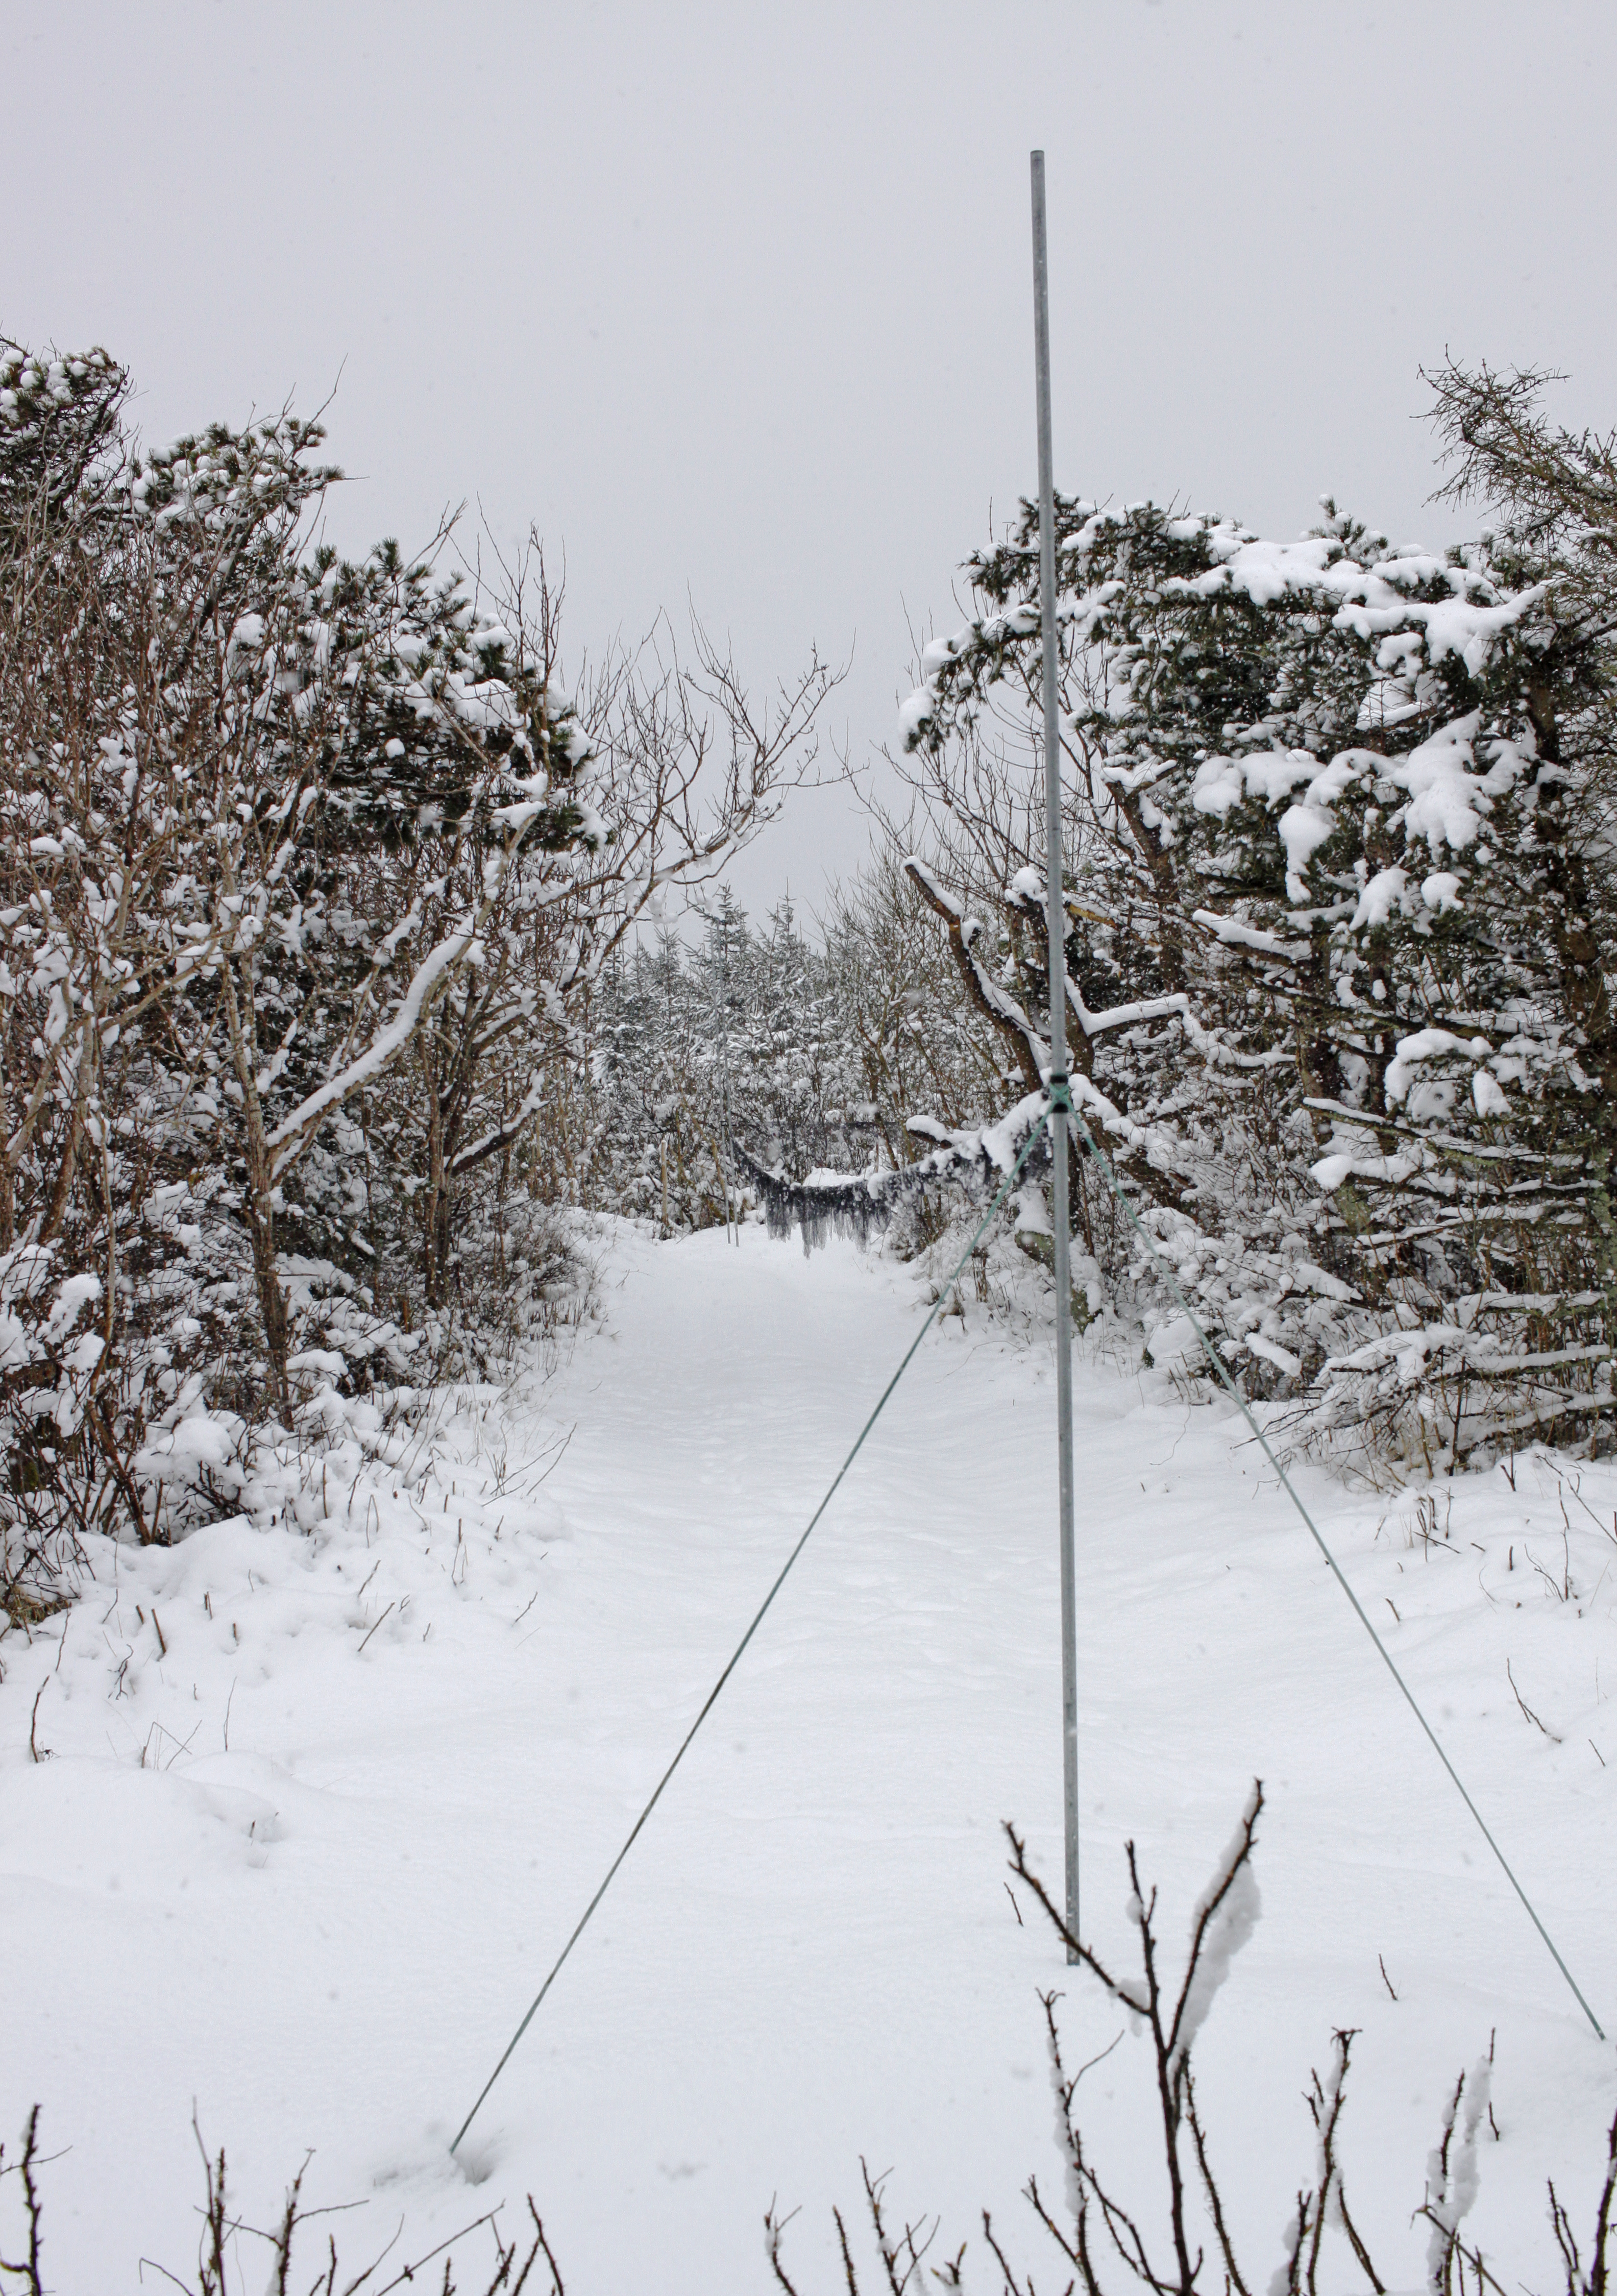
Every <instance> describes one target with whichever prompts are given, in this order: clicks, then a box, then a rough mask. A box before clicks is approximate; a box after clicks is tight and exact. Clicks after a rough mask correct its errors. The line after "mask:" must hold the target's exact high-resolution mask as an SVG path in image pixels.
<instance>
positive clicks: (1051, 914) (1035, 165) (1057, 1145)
mask: <svg viewBox="0 0 1617 2296" xmlns="http://www.w3.org/2000/svg"><path fill="white" fill-rule="evenodd" d="M1031 160H1032V172H1033V359H1034V365H1035V367H1036V369H1037V373H1038V607H1039V611H1038V627H1039V632H1040V636H1041V642H1042V644H1043V647H1044V701H1045V853H1046V858H1047V871H1048V881H1047V887H1046V896H1045V926H1046V932H1047V939H1048V943H1049V956H1050V1084H1051V1087H1052V1092H1053V1097H1054V1099H1055V1110H1054V1111H1053V1113H1052V1115H1051V1119H1050V1152H1051V1157H1052V1160H1053V1162H1054V1167H1055V1185H1054V1187H1053V1189H1052V1192H1051V1193H1052V1196H1053V1199H1054V1201H1053V1203H1052V1207H1051V1209H1052V1210H1053V1213H1054V1215H1055V1420H1056V1431H1057V1445H1058V1449H1059V1455H1060V1462H1061V1724H1062V1807H1063V1816H1064V1823H1065V1849H1066V1885H1067V1889H1066V1895H1067V1933H1068V1935H1069V1936H1070V1937H1074V1938H1076V1937H1077V1936H1078V1935H1079V1926H1078V1625H1077V1618H1076V1615H1075V1614H1076V1605H1077V1587H1076V1571H1077V1558H1076V1555H1075V1552H1074V1539H1073V1530H1072V1273H1071V1212H1070V1209H1069V1206H1068V1202H1067V1138H1068V1129H1067V1106H1066V1103H1067V1100H1068V1086H1069V1078H1068V1074H1067V969H1066V964H1065V957H1064V952H1065V949H1066V945H1067V914H1066V906H1065V903H1064V902H1063V898H1062V849H1061V842H1062V840H1061V726H1060V719H1059V715H1058V703H1057V699H1056V670H1057V659H1056V656H1057V636H1056V627H1055V473H1054V468H1053V462H1052V454H1051V447H1050V283H1049V261H1048V255H1047V247H1046V235H1045V155H1044V153H1043V152H1033V153H1032V154H1031ZM1077 1957H1078V1956H1077V1955H1076V1954H1075V1953H1074V1952H1073V1950H1072V1948H1071V1946H1069V1947H1068V1948H1067V1959H1068V1960H1069V1961H1075V1960H1076V1959H1077Z"/></svg>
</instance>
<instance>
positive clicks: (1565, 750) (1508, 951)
mask: <svg viewBox="0 0 1617 2296" xmlns="http://www.w3.org/2000/svg"><path fill="white" fill-rule="evenodd" d="M1057 549H1058V583H1059V596H1060V605H1059V612H1060V634H1059V643H1060V648H1061V663H1060V678H1061V686H1062V709H1063V744H1064V748H1065V750H1066V765H1067V778H1068V788H1069V817H1070V835H1071V844H1070V854H1071V873H1070V879H1069V885H1070V892H1069V904H1068V910H1069V917H1070V921H1071V930H1070V933H1069V938H1068V944H1067V948H1066V952H1065V959H1066V964H1067V969H1068V973H1069V977H1070V980H1071V990H1072V996H1073V1005H1074V1011H1075V1020H1076V1027H1075V1029H1074V1036H1075V1040H1076V1041H1075V1042H1074V1044H1073V1046H1072V1057H1073V1064H1074V1068H1075V1070H1076V1071H1077V1072H1078V1074H1079V1077H1080V1078H1081V1079H1082V1087H1081V1089H1082V1095H1083V1097H1084V1099H1085V1101H1086V1103H1087V1105H1088V1110H1089V1111H1090V1115H1091V1120H1092V1121H1098V1122H1099V1123H1100V1124H1101V1125H1102V1126H1103V1127H1104V1132H1105V1134H1106V1136H1107V1138H1108V1144H1109V1146H1110V1148H1111V1150H1112V1153H1113V1155H1114V1157H1115V1158H1116V1160H1117V1162H1118V1165H1119V1169H1120V1171H1121V1173H1122V1175H1123V1177H1124V1184H1125V1186H1126V1188H1127V1189H1128V1191H1129V1194H1130V1198H1131V1201H1133V1203H1134V1206H1135V1209H1136V1210H1137V1213H1138V1216H1139V1217H1140V1218H1141V1220H1142V1221H1143V1222H1144V1224H1145V1226H1147V1227H1148V1229H1149V1230H1150V1231H1151V1233H1152V1234H1153V1236H1154V1238H1155V1240H1156V1242H1157V1243H1158V1245H1159V1247H1160V1248H1161V1251H1163V1252H1164V1253H1165V1254H1166V1255H1167V1256H1168V1258H1169V1259H1170V1261H1172V1262H1173V1263H1174V1264H1175V1265H1176V1267H1177V1270H1178V1277H1179V1281H1180V1282H1181V1283H1182V1284H1183V1285H1184V1286H1185V1287H1186V1290H1187V1292H1189V1293H1190V1295H1191V1296H1192V1298H1193V1299H1194V1301H1195V1302H1196V1304H1197V1307H1198V1312H1199V1313H1201V1314H1202V1315H1203V1316H1205V1317H1206V1318H1207V1319H1208V1321H1209V1322H1210V1324H1211V1325H1212V1327H1213V1328H1214V1329H1215V1330H1216V1332H1217V1333H1218V1334H1219V1338H1220V1341H1221V1342H1222V1344H1223V1345H1224V1347H1225V1349H1226V1350H1227V1354H1228V1356H1229V1357H1230V1358H1231V1359H1232V1360H1235V1361H1241V1360H1243V1359H1244V1362H1245V1364H1246V1365H1247V1366H1248V1376H1249V1379H1250V1380H1251V1381H1252V1383H1253V1384H1254V1385H1255V1386H1257V1387H1258V1388H1259V1389H1260V1390H1268V1391H1273V1390H1276V1388H1277V1389H1279V1390H1281V1391H1285V1392H1292V1393H1294V1394H1299V1395H1301V1394H1303V1393H1304V1392H1306V1394H1307V1397H1308V1405H1309V1413H1310V1415H1311V1418H1312V1421H1313V1423H1315V1424H1318V1423H1321V1422H1322V1421H1323V1422H1330V1421H1346V1420H1351V1421H1353V1422H1355V1423H1363V1422H1364V1421H1366V1420H1367V1419H1369V1420H1371V1421H1376V1420H1379V1421H1381V1422H1382V1423H1383V1428H1384V1430H1385V1431H1386V1432H1387V1435H1388V1438H1389V1439H1391V1440H1394V1441H1401V1442H1413V1443H1415V1444H1416V1446H1418V1447H1420V1448H1421V1449H1422V1450H1423V1451H1424V1455H1425V1456H1431V1457H1433V1458H1435V1457H1436V1456H1440V1455H1441V1456H1449V1457H1453V1456H1456V1455H1457V1454H1458V1453H1461V1452H1464V1451H1465V1450H1467V1449H1469V1448H1470V1447H1473V1445H1474V1444H1475V1443H1477V1442H1478V1441H1479V1440H1484V1439H1512V1438H1513V1437H1514V1435H1516V1434H1517V1433H1519V1432H1523V1431H1530V1430H1540V1429H1552V1428H1553V1429H1554V1430H1555V1431H1556V1432H1557V1433H1559V1434H1562V1435H1567V1434H1570V1433H1572V1432H1573V1431H1578V1430H1580V1429H1581V1430H1584V1431H1592V1429H1593V1428H1594V1427H1595V1425H1596V1423H1598V1422H1599V1421H1600V1419H1601V1417H1602V1415H1604V1414H1606V1413H1607V1412H1609V1409H1610V1373H1609V1364H1610V1322H1609V1308H1610V1300H1611V1292H1610V1279H1609V1275H1608V1274H1607V1261H1608V1254H1609V1247H1608V1244H1607V1242H1606V1238H1607V1236H1608V1234H1609V1225H1608V1214H1607V1211H1606V1209H1605V1170H1606V1164H1605V1158H1606V1156H1607V1154H1608V1149H1607V1145H1606V1143H1605V1126H1606V1121H1607V1119H1606V1115H1605V1111H1606V1110H1608V1109H1609V1107H1610V1105H1611V1101H1610V1095H1609V1094H1605V1095H1603V1092H1602V1088H1601V1087H1602V1075H1601V1062H1602V1061H1603V1059H1604V1057H1605V1055H1604V1053H1603V1051H1602V1049H1601V1047H1602V1043H1603V1039H1602V1036H1601V1029H1602V1025H1603V1024H1602V1022H1601V1020H1600V1016H1599V1006H1598V1000H1597V998H1596V996H1594V994H1593V991H1592V986H1591V974H1592V975H1593V976H1595V977H1598V976H1599V973H1600V971H1601V968H1602V967H1603V966H1604V965H1605V964H1609V962H1610V954H1611V951H1612V948H1613V940H1612V922H1613V920H1612V913H1611V905H1610V886H1611V878H1610V873H1609V870H1605V871H1604V872H1602V870H1601V869H1600V867H1599V866H1598V864H1597V857H1598V856H1599V855H1600V854H1601V853H1603V852H1604V851H1605V850H1607V849H1609V848H1608V847H1606V846H1605V845H1604V844H1603V840H1604V839H1605V836H1606V828H1605V819H1604V816H1603V815H1602V814H1601V811H1600V809H1599V808H1598V807H1597V806H1594V805H1591V803H1590V796H1591V791H1593V790H1594V789H1595V788H1596V785H1597V783H1598V781H1599V776H1600V775H1601V773H1602V772H1603V771H1604V770H1605V768H1604V767H1603V766H1602V764H1601V762H1600V760H1601V758H1603V757H1604V755H1605V749H1604V746H1603V744H1604V739H1605V737H1604V733H1603V731H1602V730H1601V727H1600V724H1599V711H1598V709H1597V708H1596V705H1595V703H1594V701H1593V700H1592V698H1591V697H1592V694H1593V691H1594V688H1595V686H1596V685H1597V684H1598V682H1599V679H1600V678H1601V677H1604V675H1605V657H1604V656H1603V655H1601V653H1600V645H1601V644H1605V641H1604V639H1602V640H1600V641H1598V642H1596V639H1595V638H1594V637H1593V635H1591V634H1590V633H1588V632H1587V631H1586V632H1584V633H1583V635H1582V636H1581V637H1580V638H1578V639H1575V640H1574V639H1573V638H1572V635H1570V634H1569V633H1568V631H1567V630H1566V629H1565V628H1564V627H1563V626H1562V624H1561V623H1560V622H1559V621H1558V619H1557V614H1558V607H1557V602H1556V592H1555V586H1554V585H1553V583H1547V582H1545V581H1541V580H1533V581H1523V580H1522V579H1520V578H1519V575H1520V572H1521V571H1528V570H1531V569H1522V570H1518V569H1514V568H1512V569H1506V568H1505V567H1504V566H1502V565H1501V564H1500V563H1498V562H1496V561H1495V558H1494V557H1493V555H1492V554H1491V553H1490V550H1489V548H1488V547H1487V546H1485V545H1477V546H1475V547H1472V548H1468V549H1465V550H1463V551H1456V552H1453V553H1449V556H1448V557H1447V558H1445V559H1439V558H1437V557H1434V556H1432V555H1431V554H1430V553H1424V552H1423V551H1420V550H1417V549H1415V548H1412V547H1402V548H1399V549H1393V548H1392V547H1391V545H1389V544H1388V542H1387V540H1386V538H1385V537H1383V536H1380V535H1376V534H1374V533H1372V532H1369V531H1368V530H1367V529H1364V528H1363V527H1361V526H1359V525H1358V524H1356V523H1355V522H1354V521H1351V520H1350V519H1347V518H1345V517H1343V516H1342V515H1341V514H1339V513H1338V512H1336V510H1335V508H1334V505H1331V504H1327V505H1326V520H1325V521H1324V523H1323V524H1322V525H1321V526H1320V527H1319V528H1317V529H1315V530H1314V531H1313V532H1312V533H1311V534H1309V536H1307V537H1304V538H1303V539H1302V540H1301V541H1300V542H1297V543H1293V544H1276V543H1271V542H1267V541H1264V540H1262V539H1260V537H1256V536H1253V535H1252V534H1250V533H1248V532H1247V531H1246V530H1245V529H1242V528H1240V527H1238V526H1236V525H1235V523H1234V522H1233V521H1227V520H1215V519H1210V518H1204V517H1182V516H1175V515H1173V514H1171V513H1169V512H1163V511H1161V510H1159V509H1156V508H1154V507H1153V506H1151V505H1137V506H1135V507H1132V508H1130V509H1129V510H1126V511H1123V512H1115V513H1112V512H1101V511H1097V510H1096V509H1095V508H1094V507H1093V506H1091V505H1089V504H1083V503H1079V502H1076V501H1071V500H1068V499H1063V500H1061V501H1060V502H1059V503H1058V506H1057ZM967 572H968V575H969V578H970V579H971V582H972V585H973V591H974V594H975V597H976V602H977V604H978V609H979V611H978V613H977V615H976V616H975V618H974V619H973V621H972V623H971V624H970V625H968V627H966V628H964V630H962V631H960V632H959V633H958V634H957V635H955V636H953V637H951V638H949V639H948V640H947V641H945V642H943V643H942V644H939V645H936V646H934V647H933V648H932V649H931V650H930V651H929V654H928V656H927V659H926V660H925V663H924V665H923V667H924V668H925V671H926V683H925V685H923V688H922V689H921V691H920V692H919V693H917V694H916V695H915V697H914V698H913V699H912V701H911V702H910V703H909V704H908V705H907V742H908V754H909V756H910V758H911V759H912V761H913V770H914V771H915V775H916V779H917V783H918V795H919V797H920V799H921V800H922V805H923V817H925V818H926V819H927V821H928V824H929V826H930V827H931V828H932V832H933V845H932V855H931V858H932V869H931V870H930V871H929V872H927V874H929V875H930V877H931V879H932V886H933V890H934V891H935V892H936V893H937V894H938V895H939V896H940V898H941V899H942V900H943V901H944V903H945V904H952V905H953V906H955V907H956V909H957V911H958V912H959V914H960V915H961V916H962V918H964V919H966V920H967V923H968V925H969V914H968V913H969V910H970V907H971V906H972V905H973V904H975V905H977V906H980V908H981V910H982V911H983V912H984V913H985V915H986V917H987V918H991V919H992V920H993V928H994V929H993V931H991V932H990V931H989V929H988V926H987V924H986V922H985V924H984V925H983V926H982V927H980V928H979V929H978V930H977V931H976V932H975V933H973V932H971V931H969V930H963V931H959V932H957V933H956V960H957V962H959V963H961V964H962V965H963V967H964V969H966V970H968V971H974V972H976V974H977V975H978V987H979V988H980V989H981V992H982V996H983V999H984V1001H985V1002H986V1003H989V1004H992V1003H994V1002H996V1001H999V1000H1002V1001H1003V1003H1004V1005H1005V1007H1007V1008H1010V1009H1007V1010H1006V1011H1004V1012H1002V1013H1000V1015H999V1020H1000V1025H1001V1028H1002V1032H1003V1033H1004V1034H1005V1037H1006V1039H1007V1041H1008V1042H1009V1043H1011V1044H1012V1045H1013V1046H1014V1045H1015V1043H1016V1040H1017V1037H1018V1036H1019V1035H1020V1036H1022V1037H1024V1038H1025V1037H1026V1036H1027V1035H1028V1033H1029V1028H1031V1029H1032V1030H1033V1032H1034V1033H1036V1031H1037V1025H1038V1017H1039V1016H1040V1015H1041V1014H1042V1011H1043V1007H1044V1002H1045V996H1044V965H1045V956H1044V951H1043V946H1042V927H1041V921H1040V918H1039V914H1038V906H1037V888H1038V876H1039V874H1040V873H1042V860H1043V857H1042V852H1041V850H1040V842H1041V840H1040V839H1039V835H1038V820H1037V816H1036V814H1035V813H1034V812H1033V811H1032V809H1031V808H1030V805H1029V801H1028V796H1027V791H1028V789H1029V788H1030V775H1027V773H1026V760H1027V758H1028V756H1029V751H1030V737H1031V729H1032V726H1033V725H1034V722H1035V718H1036V713H1037V709H1038V687H1039V677H1040V652H1039V646H1040V638H1039V627H1038V623H1039V617H1038V603H1037V599H1038V534H1037V519H1036V515H1035V513H1034V512H1032V511H1031V510H1030V509H1026V508H1024V512H1023V514H1022V520H1021V521H1020V524H1019V526H1018V528H1017V529H1016V530H1015V531H1014V533H1013V534H1012V535H1011V536H1010V537H1008V538H1007V540H1006V541H1005V543H1004V544H1002V545H1000V546H999V547H997V548H996V549H995V550H993V551H991V552H989V553H986V554H985V555H983V556H981V557H980V558H978V559H975V560H973V562H971V563H970V565H969V567H968V569H967ZM1547 683H1548V684H1549V685H1551V686H1552V687H1553V688H1554V689H1555V693H1556V695H1557V699H1558V701H1560V704H1561V709H1562V712H1563V715H1562V716H1560V717H1556V718H1555V726H1556V734H1555V739H1554V740H1553V741H1552V740H1549V739H1547V725H1548V723H1549V717H1548V716H1547V709H1546V704H1545V689H1546V685H1547ZM1565 721H1570V722H1571V724H1572V725H1573V726H1576V727H1577V728H1578V730H1579V733H1580V736H1581V742H1582V745H1581V747H1580V748H1579V749H1577V750H1571V748H1570V744H1569V740H1568V736H1567V732H1566V730H1565ZM951 879H952V881H954V883H956V885H957V886H958V887H959V889H960V890H959V895H958V896H956V895H954V894H951V893H950V890H949V885H950V881H951ZM1569 912H1570V913H1571V914H1572V919H1573V922H1574V931H1573V933H1572V936H1571V937H1570V938H1569V934H1568V931H1566V930H1565V929H1564V925H1563V923H1562V922H1561V920H1563V919H1564V918H1565V917H1566V916H1567V915H1568V914H1569ZM1578 935H1582V936H1583V937H1584V938H1583V939H1578V938H1577V936H1578ZM1577 951H1582V952H1584V958H1583V969H1582V970H1581V971H1580V969H1579V960H1578V958H1577V955H1576V952H1577ZM1141 1005H1145V1006H1146V1007H1147V1008H1152V1007H1154V1008H1155V1010H1154V1012H1152V1011H1151V1010H1149V1009H1148V1010H1147V1011H1146V1012H1145V1013H1141V1012H1138V1011H1136V1012H1135V1013H1133V1014H1131V1013H1130V1012H1129V1007H1131V1006H1132V1007H1139V1006H1141ZM1120 1008H1122V1009H1121V1010H1120ZM1164 1008H1168V1009H1164ZM1035 1057H1036V1054H1035ZM1024 1066H1025V1063H1024ZM1079 1202H1080V1217H1084V1216H1087V1217H1088V1221H1089V1228H1090V1233H1089V1239H1088V1240H1089V1241H1090V1242H1092V1244H1093V1245H1094V1246H1095V1248H1096V1249H1097V1250H1098V1251H1099V1252H1100V1254H1101V1257H1102V1259H1103V1260H1104V1262H1105V1263H1106V1264H1107V1265H1108V1266H1109V1267H1110V1269H1111V1271H1112V1275H1113V1276H1114V1278H1120V1279H1122V1280H1123V1281H1124V1282H1125V1283H1130V1282H1131V1283H1133V1284H1134V1285H1136V1286H1137V1287H1141V1288H1142V1289H1143V1292H1144V1293H1145V1297H1146V1299H1147V1300H1149V1298H1150V1294H1151V1291H1152V1288H1153V1269H1152V1264H1151V1262H1150V1260H1149V1259H1148V1257H1147V1256H1146V1255H1145V1254H1144V1253H1143V1252H1141V1251H1138V1248H1137V1246H1134V1245H1133V1242H1132V1237H1131V1234H1129V1233H1128V1232H1124V1233H1121V1234H1120V1233H1118V1232H1117V1231H1116V1230H1115V1229H1114V1228H1112V1229H1108V1228H1106V1227H1105V1226H1104V1225H1103V1223H1102V1222H1101V1221H1100V1220H1099V1219H1098V1218H1096V1215H1097V1213H1098V1212H1099V1210H1100V1208H1101V1199H1100V1198H1099V1196H1098V1194H1097V1192H1096V1189H1095V1187H1094V1186H1093V1185H1092V1183H1091V1184H1090V1185H1086V1186H1085V1187H1084V1188H1083V1190H1082V1191H1081V1192H1080V1197H1079ZM1153 1315H1154V1316H1156V1317H1157V1318H1159V1319H1160V1320H1161V1321H1163V1322H1167V1321H1168V1320H1170V1309H1169V1306H1168V1303H1167V1302H1166V1301H1163V1302H1161V1304H1160V1305H1159V1306H1157V1307H1156V1308H1154V1309H1153Z"/></svg>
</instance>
